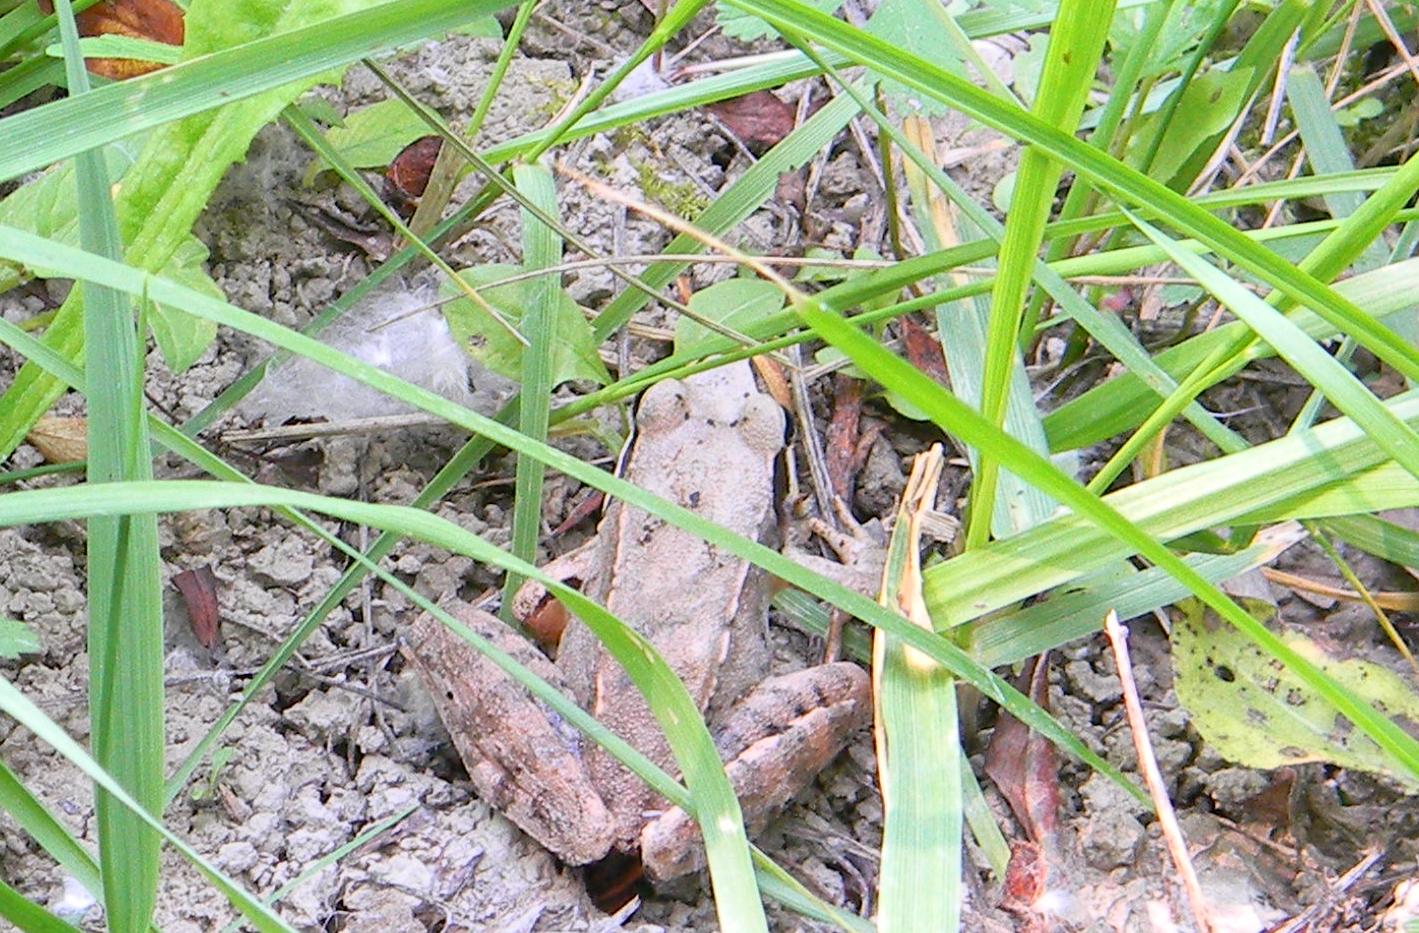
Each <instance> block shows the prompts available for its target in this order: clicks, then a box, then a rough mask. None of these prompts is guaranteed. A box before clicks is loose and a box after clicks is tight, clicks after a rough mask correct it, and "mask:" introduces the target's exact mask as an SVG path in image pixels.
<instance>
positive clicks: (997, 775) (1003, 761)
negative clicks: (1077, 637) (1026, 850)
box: [985, 652, 1059, 846]
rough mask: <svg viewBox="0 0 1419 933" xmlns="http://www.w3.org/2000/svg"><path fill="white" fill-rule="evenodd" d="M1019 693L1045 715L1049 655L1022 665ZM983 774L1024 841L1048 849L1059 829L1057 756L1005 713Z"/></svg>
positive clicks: (1030, 731)
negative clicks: (1019, 827) (1005, 807)
mask: <svg viewBox="0 0 1419 933" xmlns="http://www.w3.org/2000/svg"><path fill="white" fill-rule="evenodd" d="M1020 681H1021V682H1020V684H1019V687H1020V689H1021V690H1022V691H1024V692H1025V693H1028V694H1029V697H1030V699H1031V700H1034V701H1035V703H1037V704H1039V706H1040V708H1041V709H1044V710H1045V711H1046V712H1048V710H1049V653H1048V652H1046V653H1045V654H1043V655H1040V656H1039V657H1037V658H1035V659H1034V660H1033V661H1032V662H1031V663H1029V664H1026V665H1025V668H1024V670H1022V671H1021V673H1020ZM985 773H986V775H987V776H988V777H989V778H990V779H991V780H992V781H993V782H995V786H996V788H997V789H998V790H999V791H1000V794H1001V796H1003V797H1004V798H1005V801H1006V803H1008V804H1010V810H1011V812H1012V813H1014V814H1015V819H1016V820H1018V821H1019V822H1020V826H1021V828H1022V829H1024V830H1025V833H1026V835H1028V836H1029V837H1030V840H1031V841H1032V842H1035V843H1039V844H1042V845H1045V846H1048V845H1049V843H1050V840H1052V839H1053V837H1054V834H1055V831H1056V830H1057V829H1058V827H1059V753H1058V752H1057V751H1056V750H1055V747H1054V746H1053V745H1052V744H1051V743H1050V742H1049V741H1048V740H1046V739H1045V738H1044V737H1042V736H1041V735H1039V734H1038V733H1036V732H1034V731H1032V730H1031V729H1030V727H1029V726H1026V725H1025V724H1024V723H1022V722H1020V720H1018V719H1016V718H1015V717H1014V716H1011V715H1010V714H1009V713H1006V712H1001V714H1000V721H999V722H997V723H996V725H995V734H994V735H992V736H991V739H990V747H989V748H988V749H987V750H986V753H985Z"/></svg>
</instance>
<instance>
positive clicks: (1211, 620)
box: [1172, 600, 1419, 789]
mask: <svg viewBox="0 0 1419 933" xmlns="http://www.w3.org/2000/svg"><path fill="white" fill-rule="evenodd" d="M1245 602H1246V608H1247V609H1248V610H1249V611H1250V612H1251V613H1252V614H1253V615H1255V616H1257V617H1258V618H1259V619H1261V620H1263V621H1271V620H1272V619H1273V618H1274V616H1275V614H1276V610H1275V607H1273V606H1270V605H1267V604H1265V603H1262V602H1260V601H1257V600H1247V601H1245ZM1181 608H1182V610H1183V611H1182V618H1181V619H1179V620H1177V621H1176V622H1174V624H1173V631H1172V642H1173V652H1172V655H1173V671H1174V674H1175V677H1176V680H1175V683H1176V685H1177V691H1178V700H1179V702H1181V703H1182V705H1183V706H1184V707H1186V708H1187V710H1188V712H1189V713H1190V714H1191V716H1192V720H1191V721H1192V724H1193V725H1194V726H1196V727H1197V731H1198V732H1200V733H1202V737H1203V738H1204V739H1206V740H1207V742H1208V743H1209V744H1210V745H1212V746H1213V748H1215V749H1216V750H1217V752H1218V754H1220V755H1221V756H1222V757H1224V758H1226V759H1228V760H1230V761H1235V762H1237V763H1239V764H1243V765H1246V766H1248V767H1251V768H1279V767H1282V766H1283V765H1296V764H1301V763H1303V762H1307V761H1328V762H1330V763H1331V764H1336V765H1340V766H1341V767H1345V768H1354V769H1357V770H1360V771H1369V772H1371V773H1375V774H1384V775H1387V776H1389V777H1391V778H1394V779H1395V780H1397V781H1401V782H1402V783H1404V784H1406V785H1407V786H1409V787H1410V788H1411V789H1419V779H1416V777H1415V775H1414V774H1413V772H1411V771H1408V770H1406V769H1404V768H1402V767H1400V766H1399V764H1398V762H1396V761H1395V759H1394V758H1393V757H1392V756H1390V755H1387V754H1385V753H1384V751H1382V750H1381V749H1380V747H1379V746H1378V745H1376V744H1375V742H1374V741H1373V740H1372V739H1371V738H1370V737H1369V736H1368V735H1366V734H1365V733H1363V732H1361V731H1359V730H1356V729H1353V728H1351V727H1350V724H1349V723H1348V722H1346V721H1345V719H1344V718H1343V717H1342V716H1340V714H1338V713H1337V712H1336V710H1335V707H1334V705H1333V701H1332V700H1331V699H1329V698H1327V697H1325V696H1322V695H1321V694H1320V693H1319V692H1317V691H1316V690H1315V689H1314V688H1313V687H1311V686H1310V685H1309V684H1307V683H1306V682H1305V681H1303V680H1302V679H1301V678H1299V677H1297V676H1296V675H1295V674H1293V673H1292V672H1291V671H1290V670H1289V669H1287V668H1285V667H1282V666H1281V665H1279V664H1277V663H1276V660H1275V659H1274V658H1273V657H1272V656H1271V655H1269V654H1267V653H1266V652H1264V651H1262V650H1261V649H1260V648H1258V647H1257V646H1256V645H1255V644H1253V643H1252V642H1251V641H1250V640H1249V639H1247V638H1246V637H1245V636H1244V635H1242V634H1241V633H1240V632H1238V631H1237V630H1236V629H1234V628H1233V627H1232V626H1230V625H1227V624H1225V623H1223V622H1221V621H1220V620H1219V619H1218V618H1217V616H1216V615H1215V614H1213V613H1212V612H1211V611H1210V610H1206V609H1204V608H1203V606H1202V605H1201V604H1200V603H1198V602H1197V601H1196V600H1189V601H1188V602H1187V603H1185V604H1183V605H1182V606H1181ZM1280 637H1281V639H1282V641H1284V642H1285V643H1286V644H1287V645H1288V646H1289V647H1290V648H1291V649H1292V650H1293V651H1295V652H1296V653H1297V654H1300V655H1302V656H1303V657H1305V658H1306V659H1308V660H1309V661H1310V662H1311V663H1312V664H1314V665H1315V667H1316V668H1318V669H1319V670H1320V671H1321V672H1323V673H1324V674H1325V675H1326V676H1327V677H1329V678H1330V680H1331V682H1332V683H1333V684H1337V685H1339V687H1340V688H1341V689H1342V690H1344V691H1345V692H1346V693H1348V694H1349V695H1350V696H1351V697H1353V698H1355V699H1357V700H1359V701H1360V702H1362V703H1365V704H1366V705H1368V706H1371V707H1373V708H1374V709H1377V710H1382V711H1383V712H1384V713H1385V715H1387V716H1389V717H1391V718H1401V719H1407V720H1409V721H1410V722H1419V694H1416V693H1415V692H1414V690H1413V688H1411V687H1410V686H1409V685H1408V684H1406V683H1405V682H1404V679H1403V678H1401V677H1399V676H1398V675H1396V674H1395V673H1394V672H1393V671H1391V670H1389V669H1388V668H1386V667H1384V666H1382V665H1379V664H1375V663H1372V662H1370V661H1362V660H1359V659H1355V660H1348V661H1343V660H1340V659H1338V658H1335V657H1331V656H1328V655H1327V654H1326V652H1325V651H1324V650H1323V649H1322V648H1321V647H1320V645H1318V644H1317V643H1316V642H1314V641H1312V640H1311V639H1309V638H1306V637H1304V636H1302V635H1298V634H1282V635H1281V636H1280Z"/></svg>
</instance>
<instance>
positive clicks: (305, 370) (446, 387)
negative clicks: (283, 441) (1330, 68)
mask: <svg viewBox="0 0 1419 933" xmlns="http://www.w3.org/2000/svg"><path fill="white" fill-rule="evenodd" d="M437 297H438V294H437V289H436V288H435V287H434V286H433V285H432V284H431V283H428V282H422V283H418V284H415V285H412V286H411V285H410V284H408V283H404V282H399V283H397V284H396V285H394V286H391V287H387V288H385V289H382V290H379V291H377V292H375V293H374V294H373V295H371V296H369V297H368V298H366V299H365V300H364V301H363V302H361V303H360V304H358V305H356V306H355V307H353V308H351V309H350V310H348V311H346V312H345V313H344V314H343V315H341V317H340V318H339V320H337V321H336V322H335V323H334V324H332V325H330V326H329V327H327V328H326V329H325V330H324V331H322V332H321V334H320V339H321V340H322V341H324V342H325V343H328V344H329V345H330V346H332V347H334V348H335V349H337V350H342V351H344V352H345V353H348V354H350V355H351V356H353V357H355V358H356V359H358V360H361V361H363V362H366V363H369V364H370V365H371V366H377V367H379V368H380V369H383V370H385V371H386V372H389V373H392V374H393V375H395V376H398V377H399V378H400V379H403V380H404V381H406V382H410V383H413V384H414V385H417V386H420V387H422V388H425V389H428V390H429V391H431V392H436V393H438V394H439V395H442V396H444V397H445V398H447V399H450V400H452V401H455V402H458V403H459V404H461V405H466V406H468V407H470V408H474V409H477V410H480V411H484V412H487V411H491V410H492V409H493V408H494V407H495V406H496V405H497V404H498V402H499V401H500V400H501V398H502V397H504V396H505V394H506V389H507V387H508V383H507V381H506V380H503V379H501V378H499V377H495V376H493V375H491V374H489V373H487V372H486V371H484V370H483V369H482V368H481V367H476V372H473V371H472V370H474V369H475V367H474V364H473V361H472V360H471V359H470V358H469V357H468V355H467V354H466V353H464V352H463V351H462V349H460V348H459V346H458V344H457V342H455V340H454V339H453V334H452V333H451V332H450V331H449V329H448V324H447V323H446V322H445V321H444V319H443V315H442V314H441V313H440V312H439V309H438V308H437V307H433V306H431V305H432V303H433V302H434V301H435V300H437ZM420 309H422V310H420ZM470 375H471V376H473V377H474V378H476V380H477V383H478V385H477V388H476V390H475V389H474V388H473V387H471V386H470V385H469V378H470ZM238 410H239V411H240V412H242V413H243V414H245V415H247V416H248V417H251V418H256V419H260V420H262V421H263V422H264V423H266V424H268V425H270V424H281V423H283V422H285V421H291V420H297V419H301V420H304V419H313V418H325V419H326V420H328V421H348V420H350V419H353V418H372V417H377V416H384V415H397V414H407V413H409V412H412V411H413V410H414V409H413V408H412V407H410V406H408V405H406V404H404V403H403V402H400V401H398V400H396V399H394V398H391V397H390V396H387V395H384V394H383V393H380V392H378V391H376V390H375V389H372V388H370V387H369V386H366V385H364V384H362V383H359V382H356V381H355V380H353V379H350V378H349V377H347V376H342V375H340V374H338V373H336V372H334V371H332V370H329V369H326V368H325V367H324V366H321V365H320V364H319V363H316V362H314V361H312V360H308V359H305V358H304V357H292V358H291V359H289V360H286V361H285V362H283V363H281V364H280V365H279V366H276V367H273V368H272V369H270V370H268V371H267V373H266V378H265V379H264V380H262V382H261V385H260V386H258V387H257V388H256V390H255V391H253V392H252V393H251V394H250V395H249V396H247V398H246V400H245V401H243V402H242V403H241V405H240V406H239V408H238Z"/></svg>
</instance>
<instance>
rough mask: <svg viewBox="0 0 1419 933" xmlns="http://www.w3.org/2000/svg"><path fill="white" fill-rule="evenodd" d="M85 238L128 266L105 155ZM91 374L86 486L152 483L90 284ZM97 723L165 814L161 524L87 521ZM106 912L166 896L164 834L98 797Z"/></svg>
mask: <svg viewBox="0 0 1419 933" xmlns="http://www.w3.org/2000/svg"><path fill="white" fill-rule="evenodd" d="M56 9H57V11H58V15H59V28H60V35H61V37H62V39H63V42H64V47H65V53H66V55H65V70H66V72H67V75H68V79H69V93H70V94H71V95H72V96H71V98H70V99H72V100H80V99H82V98H84V97H86V96H88V93H89V91H88V73H87V72H86V71H85V70H84V61H83V58H82V57H81V56H80V54H79V48H78V42H79V35H78V30H77V27H76V26H75V23H74V15H73V11H72V10H71V9H70V8H69V5H68V0H58V3H57V4H56ZM75 177H76V180H77V182H78V215H79V240H80V242H81V243H82V244H83V245H84V248H85V249H87V250H90V251H92V252H94V253H96V254H98V255H101V256H106V257H108V258H110V259H121V258H122V256H123V243H122V241H121V239H120V237H119V233H118V221H117V218H116V217H115V215H114V211H113V203H112V201H110V200H109V191H108V173H107V171H106V168H105V166H104V160H103V154H102V152H99V151H88V152H81V153H79V154H78V155H77V156H75ZM75 287H76V288H78V289H82V290H83V294H84V298H85V301H84V317H83V328H84V336H85V340H86V342H87V343H88V345H89V347H90V350H89V354H88V365H89V369H90V372H91V373H92V374H93V376H94V380H95V384H96V385H101V386H103V387H104V391H102V392H95V393H92V394H90V395H89V397H88V423H87V441H88V451H89V464H88V481H89V482H91V483H102V482H112V481H115V480H144V479H151V478H152V475H153V471H152V462H151V461H150V460H149V458H148V449H149V440H148V432H147V430H146V427H147V423H146V421H144V420H143V419H142V418H135V417H134V414H135V413H136V412H140V411H142V407H143V367H142V359H143V352H142V351H143V347H142V345H141V344H140V341H139V336H138V332H137V330H136V326H135V321H134V315H133V309H132V305H131V304H130V302H129V301H128V299H127V296H125V295H124V294H122V293H121V292H119V291H116V290H114V289H111V288H107V287H105V286H102V285H98V284H95V283H92V282H85V283H83V284H82V285H76V286H75ZM87 543H88V548H87V552H88V600H89V636H88V649H89V718H90V722H91V723H92V726H91V729H92V733H93V738H92V743H93V748H94V757H95V758H96V759H97V760H98V762H99V763H100V765H101V766H102V767H103V768H104V769H105V770H106V771H108V772H109V773H111V774H112V775H113V776H114V778H115V779H116V780H117V781H118V782H119V783H121V784H122V785H123V786H124V787H125V788H126V789H127V790H128V792H129V793H130V794H132V795H133V797H134V799H136V800H137V801H139V803H140V805H141V806H143V807H144V808H146V809H147V810H148V811H149V812H150V813H154V814H156V813H161V812H162V783H163V752H164V744H165V743H164V735H163V612H162V593H161V587H162V574H161V570H160V567H159V562H158V525H157V520H156V518H154V516H152V515H140V516H131V517H130V516H121V517H97V516H96V517H94V518H91V519H90V520H89V523H88V542H87ZM95 809H96V811H97V814H96V815H97V821H98V837H99V864H100V866H101V869H102V877H103V893H104V911H105V913H106V915H107V918H108V924H109V927H110V928H111V929H114V930H118V931H134V933H136V931H139V930H143V929H145V928H146V927H147V926H148V922H149V920H150V919H151V918H152V914H153V905H154V902H155V899H156V897H157V889H158V836H157V835H156V834H155V833H153V832H152V831H151V830H150V829H149V828H148V827H147V826H145V825H144V821H143V820H141V819H140V818H139V817H138V816H137V815H136V814H135V813H133V812H132V811H131V810H129V809H128V808H127V807H125V806H123V805H121V804H120V803H118V802H117V801H115V800H114V799H113V798H112V797H110V796H109V794H107V793H105V792H103V791H100V792H98V793H97V794H96V795H95Z"/></svg>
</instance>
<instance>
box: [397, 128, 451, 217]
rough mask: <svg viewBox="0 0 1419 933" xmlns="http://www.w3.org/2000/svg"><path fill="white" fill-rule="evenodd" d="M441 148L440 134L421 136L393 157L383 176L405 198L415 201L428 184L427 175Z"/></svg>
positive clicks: (431, 170)
mask: <svg viewBox="0 0 1419 933" xmlns="http://www.w3.org/2000/svg"><path fill="white" fill-rule="evenodd" d="M442 148H443V137H442V136H421V137H419V138H418V139H416V140H414V141H413V142H412V143H410V144H409V145H407V146H405V147H404V148H403V150H401V151H400V153H399V155H397V156H395V157H394V161H393V162H390V163H389V168H388V170H386V171H385V173H384V177H385V178H388V179H389V183H390V184H391V185H393V186H394V190H395V191H397V192H398V193H399V194H400V195H401V196H402V197H403V198H404V199H405V200H408V201H416V200H418V199H419V198H421V197H423V196H424V189H425V188H427V187H428V186H429V175H430V174H431V173H432V172H433V170H434V162H435V161H436V160H437V159H438V157H439V150H440V149H442Z"/></svg>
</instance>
